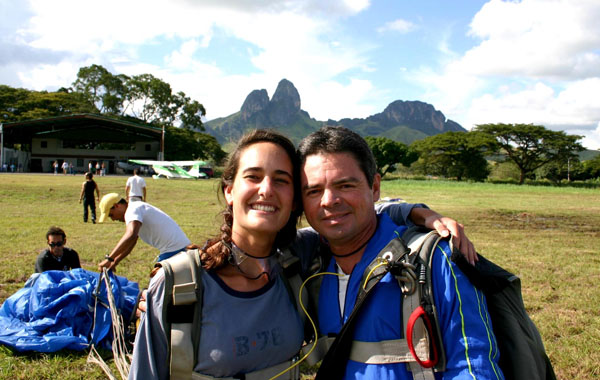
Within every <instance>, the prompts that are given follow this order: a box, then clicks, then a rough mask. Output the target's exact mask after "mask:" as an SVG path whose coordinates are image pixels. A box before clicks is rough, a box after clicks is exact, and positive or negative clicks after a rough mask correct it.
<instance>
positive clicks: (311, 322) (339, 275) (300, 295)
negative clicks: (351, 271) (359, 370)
mask: <svg viewBox="0 0 600 380" xmlns="http://www.w3.org/2000/svg"><path fill="white" fill-rule="evenodd" d="M325 274H330V275H334V276H338V277H341V276H343V275H342V274H340V273H333V272H321V273H316V274H313V275H312V276H310V277H308V278H307V279H306V280H304V282H303V283H302V285H300V291H299V292H298V298H299V299H298V301H299V302H300V307H301V308H302V311H303V312H304V314H306V317H307V318H308V320H309V321H310V324H311V325H312V328H313V331H314V332H315V341H314V343H313V346H312V348H311V349H310V350H309V351H308V352H307V353H306V355H304V356H303V357H302V359H300V360H298V361H297V362H295V363H294V364H292V365H291V366H289V367H288V368H286V369H284V370H283V371H281V372H279V373H278V374H277V375H275V376H273V377H271V378H270V379H269V380H273V379H275V378H277V377H279V376H281V375H283V374H284V373H286V372H288V371H290V370H291V369H293V368H294V367H296V366H297V365H299V364H300V363H302V361H303V360H304V359H306V358H307V357H309V356H310V354H311V353H312V352H313V350H314V349H315V347H317V341H318V336H319V334H318V331H317V326H316V325H315V322H314V321H313V320H312V318H311V317H310V315H309V314H308V311H306V308H305V307H304V304H302V291H303V290H304V285H305V284H306V283H307V282H308V281H310V280H312V279H313V278H315V277H317V276H323V275H325Z"/></svg>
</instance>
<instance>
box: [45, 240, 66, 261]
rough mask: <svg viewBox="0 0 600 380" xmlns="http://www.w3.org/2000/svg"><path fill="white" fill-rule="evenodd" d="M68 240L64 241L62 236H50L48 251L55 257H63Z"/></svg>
mask: <svg viewBox="0 0 600 380" xmlns="http://www.w3.org/2000/svg"><path fill="white" fill-rule="evenodd" d="M66 242H67V239H64V240H63V237H62V236H61V235H48V249H50V253H52V255H53V256H54V257H62V255H63V247H64V246H65V244H66Z"/></svg>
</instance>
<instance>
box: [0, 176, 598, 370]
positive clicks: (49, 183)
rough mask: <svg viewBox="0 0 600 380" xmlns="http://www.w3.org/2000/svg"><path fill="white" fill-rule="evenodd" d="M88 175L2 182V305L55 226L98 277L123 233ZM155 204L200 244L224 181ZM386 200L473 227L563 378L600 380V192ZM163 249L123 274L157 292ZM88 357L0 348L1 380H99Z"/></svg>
mask: <svg viewBox="0 0 600 380" xmlns="http://www.w3.org/2000/svg"><path fill="white" fill-rule="evenodd" d="M83 180H84V178H83V176H82V175H80V176H62V175H58V176H53V175H27V174H14V175H10V174H2V175H0V216H1V217H0V265H2V268H3V270H2V271H1V272H0V301H3V300H4V299H6V298H7V297H8V296H10V295H11V294H13V293H14V292H15V291H17V290H18V289H20V288H21V287H22V286H23V284H24V283H25V281H26V280H27V278H28V277H29V276H30V274H31V273H32V272H33V268H34V263H35V259H36V257H37V254H38V252H39V251H41V250H42V249H43V248H45V233H46V230H47V229H48V227H49V226H50V225H58V226H61V227H62V228H64V229H65V231H66V233H67V236H68V246H70V247H71V248H74V249H75V250H77V251H78V252H79V255H80V257H81V260H82V265H83V267H84V268H85V269H89V270H96V265H97V263H98V262H99V261H101V260H102V257H103V256H104V255H105V254H107V253H109V252H110V250H111V249H112V248H113V247H114V245H115V244H116V243H117V241H118V240H119V238H120V237H121V235H122V234H123V232H124V225H123V224H122V223H118V222H111V221H109V222H107V223H104V224H96V225H93V224H91V223H87V224H86V223H83V217H82V214H83V213H82V206H81V205H80V204H79V203H78V200H79V193H80V190H81V183H82V182H83ZM96 181H97V183H98V186H99V188H100V191H101V194H106V193H108V192H117V193H120V194H123V191H124V189H125V181H126V177H97V178H96ZM147 183H148V202H150V203H151V204H153V205H155V206H157V207H159V208H161V209H162V210H163V211H165V212H166V213H167V214H169V215H170V216H171V217H172V218H173V219H175V221H177V222H178V224H179V225H180V226H181V227H182V229H183V230H184V231H185V233H186V234H187V235H188V237H189V238H190V239H191V240H192V242H194V243H196V244H202V243H203V242H204V241H205V240H206V239H207V238H209V237H211V236H212V235H213V234H215V232H216V231H217V229H218V226H219V224H220V222H221V218H220V215H219V212H220V211H221V209H222V205H221V203H220V202H219V200H218V199H217V195H216V194H217V181H216V180H198V181H186V180H157V181H154V180H152V179H148V180H147ZM382 196H389V197H401V198H403V199H405V200H407V201H409V202H424V203H427V204H428V205H429V206H430V207H432V208H434V209H436V210H437V211H439V212H441V213H443V214H446V215H448V216H452V217H454V218H456V219H458V220H459V221H460V222H462V223H464V224H465V226H466V228H467V232H468V235H469V236H470V238H471V239H472V240H473V241H474V242H475V243H476V246H477V248H478V250H479V252H481V253H482V254H484V255H485V256H487V257H488V258H490V259H492V260H494V261H496V262H497V263H499V264H500V265H502V266H505V267H506V268H507V269H509V270H511V271H513V272H515V273H516V274H518V275H519V276H520V277H521V279H522V282H523V295H524V299H525V305H526V307H527V309H528V311H529V313H530V315H531V317H532V318H533V320H534V321H535V322H536V324H537V326H538V328H539V329H540V332H541V334H542V336H543V338H544V342H545V344H546V349H547V351H548V353H549V356H550V358H551V360H552V362H553V363H554V366H555V369H556V371H557V374H558V376H559V378H561V379H565V380H566V379H584V380H587V379H590V380H591V379H596V378H598V377H599V376H600V364H599V363H600V350H598V349H597V347H598V345H599V344H600V311H599V308H598V305H600V287H598V283H599V280H600V257H598V254H599V253H600V247H599V245H600V192H599V190H597V189H577V188H554V187H533V186H516V185H493V184H469V183H456V182H438V181H408V180H394V181H384V182H383V185H382ZM156 255H157V251H156V250H155V249H153V248H151V247H149V246H148V245H146V244H145V243H144V242H142V241H139V242H138V244H137V246H136V247H135V249H134V250H133V253H132V254H131V255H130V256H129V257H128V258H127V259H126V260H125V261H123V262H122V263H121V264H120V265H119V267H118V274H119V275H122V276H125V277H127V278H129V279H130V280H133V281H136V282H139V283H140V287H146V286H147V284H148V273H149V271H150V270H151V268H152V265H153V262H154V259H155V258H156ZM86 355H87V353H86V352H84V353H70V352H67V353H57V354H50V355H46V354H15V353H12V352H11V351H10V350H8V349H7V348H5V347H1V346H0V379H32V380H33V379H36V380H37V379H56V378H60V379H61V380H63V379H64V380H67V379H82V378H85V379H101V378H104V376H103V374H102V372H101V371H100V370H99V369H98V368H97V367H96V366H90V365H87V364H86Z"/></svg>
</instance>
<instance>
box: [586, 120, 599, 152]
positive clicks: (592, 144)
mask: <svg viewBox="0 0 600 380" xmlns="http://www.w3.org/2000/svg"><path fill="white" fill-rule="evenodd" d="M582 145H583V146H584V147H586V148H588V149H595V150H600V123H598V126H597V127H596V129H594V130H593V131H592V132H589V131H588V132H587V133H586V135H585V137H584V138H583V140H582Z"/></svg>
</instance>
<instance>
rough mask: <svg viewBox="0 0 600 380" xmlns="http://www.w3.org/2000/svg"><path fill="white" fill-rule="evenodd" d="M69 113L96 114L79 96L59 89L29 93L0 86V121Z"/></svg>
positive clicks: (90, 105) (94, 108)
mask: <svg viewBox="0 0 600 380" xmlns="http://www.w3.org/2000/svg"><path fill="white" fill-rule="evenodd" d="M70 113H98V109H97V108H96V107H95V106H94V105H92V104H90V103H89V102H88V101H87V100H86V99H85V98H84V97H83V96H82V95H81V94H79V93H73V92H69V91H67V90H65V89H61V90H59V91H56V92H47V91H30V90H26V89H22V88H12V87H9V86H5V85H0V121H3V122H11V121H21V120H28V119H38V118H44V117H52V116H60V115H65V114H70Z"/></svg>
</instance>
